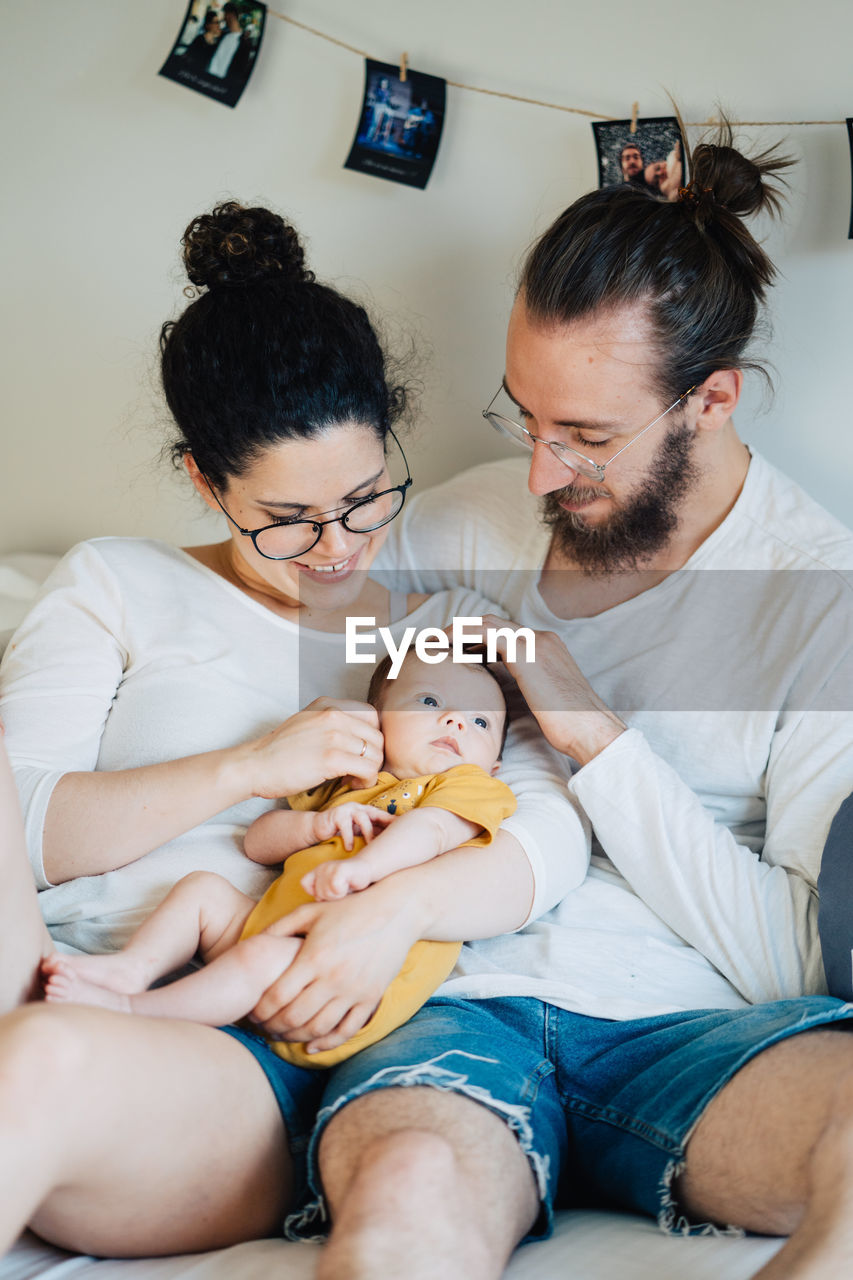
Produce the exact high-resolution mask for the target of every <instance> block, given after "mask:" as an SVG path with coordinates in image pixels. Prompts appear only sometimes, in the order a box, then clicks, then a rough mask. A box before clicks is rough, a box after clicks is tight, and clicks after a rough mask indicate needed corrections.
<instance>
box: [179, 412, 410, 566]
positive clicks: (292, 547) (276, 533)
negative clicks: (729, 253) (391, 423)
mask: <svg viewBox="0 0 853 1280" xmlns="http://www.w3.org/2000/svg"><path fill="white" fill-rule="evenodd" d="M388 431H389V434H390V435H391V436H392V437H393V439H394V442H395V444H396V445H397V448H398V449H399V450H400V453H401V455H402V458H403V463H404V465H405V468H406V479H405V480H404V481H403V483H402V484H398V485H395V486H394V487H393V488H392V489H383V490H382V492H381V493H371V494H370V495H369V496H368V497H366V498H360V499H359V501H358V502H354V503H352V505H351V506H348V507H342V508H341V507H339V508H338V514H335V512H334V511H321V512H320V513H319V514H320V515H324V516H328V517H329V518H328V519H327V520H317V519H310V520H291V519H290V518H288V519H283V520H277V521H276V523H275V524H267V525H264V526H263V528H261V529H243V528H242V527H241V526H240V525H239V524H238V523H237V521H236V520H235V519H234V517H233V516H231V515H229V513H228V512H227V511H226V510H225V507H224V506H223V505H222V502H221V501H220V499H219V496H218V494H217V492H216V490H215V489H214V487H213V485H212V484H211V483H210V481H209V480H208V478H207V476H205V477H204V481H205V484H206V485H207V487H208V489H209V490H210V492H211V493H212V494H213V496H214V498H215V499H216V502H217V504H218V506H219V508H220V510H221V511H222V513H223V515H224V516H226V517H227V519H228V520H230V521H231V523H232V524H233V526H234V528H235V529H236V530H237V532H238V533H241V534H242V535H243V537H244V538H251V539H252V542H253V543H254V546H255V550H256V551H257V552H258V554H259V555H262V556H264V558H265V559H267V560H294V559H296V557H297V556H304V555H305V554H306V553H307V552H308V551H310V550H311V549H312V547H315V546H316V545H317V543H318V542H319V541H320V539H321V538H322V536H323V529H324V528H325V526H326V525H327V524H336V523H337V522H338V521H340V523H341V524H342V525H343V526H344V528H345V529H348V530H349V531H350V533H373V531H374V529H381V528H382V526H383V525H384V524H388V523H389V521H391V520H393V519H394V517H395V516H397V515H399V514H400V511H401V510H402V507H403V503H404V502H405V500H406V490H407V489H408V488H409V486H410V485H411V483H412V477H411V474H410V472H409V464H408V462H407V461H406V455H405V453H403V446H402V445H401V444H400V441H399V440H398V439H397V437H396V436H395V435H394V432H393V431H391V428H390V427H389V428H388Z"/></svg>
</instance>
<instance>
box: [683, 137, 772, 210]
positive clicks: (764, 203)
mask: <svg viewBox="0 0 853 1280" xmlns="http://www.w3.org/2000/svg"><path fill="white" fill-rule="evenodd" d="M792 164H794V161H793V159H791V158H790V157H789V156H785V155H780V154H779V149H778V147H770V148H769V149H768V150H767V151H762V152H761V154H760V155H756V156H751V157H750V156H745V155H743V154H742V153H741V152H740V151H737V150H736V149H735V148H734V147H733V146H732V128H731V125H730V124H729V122H728V121H727V120H723V122H722V124H721V125H720V128H719V131H718V134H717V136H716V137H715V138H714V140H713V141H711V142H700V143H699V144H698V146H696V147H695V148H694V150H693V155H692V157H691V172H692V181H691V183H690V186H689V188H688V189H687V190H688V191H689V192H690V193H691V196H692V199H693V202H694V204H695V203H696V202H698V204H699V205H700V207H701V208H702V211H703V212H704V213H705V215H706V217H707V216H708V215H709V214H710V215H712V213H713V206H714V205H717V206H719V207H722V208H723V209H727V210H728V211H729V213H733V214H736V215H737V216H738V217H741V218H744V217H749V216H750V215H751V214H754V213H759V212H760V211H761V210H766V211H767V212H769V213H774V214H778V213H779V212H780V210H781V204H782V197H783V192H782V191H781V190H780V188H779V186H777V185H774V183H773V181H772V180H773V179H775V180H776V182H781V183H782V184H783V185H787V183H786V182H785V179H784V178H780V176H779V175H780V174H781V172H782V170H783V169H789V168H790V167H791V165H792ZM706 196H710V197H711V199H710V200H707V199H705V198H704V197H706Z"/></svg>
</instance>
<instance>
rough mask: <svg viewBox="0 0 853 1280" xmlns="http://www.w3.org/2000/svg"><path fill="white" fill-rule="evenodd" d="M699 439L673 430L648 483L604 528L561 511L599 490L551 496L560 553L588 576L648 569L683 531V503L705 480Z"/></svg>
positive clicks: (577, 487) (547, 501) (547, 513)
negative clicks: (696, 451) (696, 453)
mask: <svg viewBox="0 0 853 1280" xmlns="http://www.w3.org/2000/svg"><path fill="white" fill-rule="evenodd" d="M695 439H696V437H695V435H694V433H693V431H692V430H691V428H689V427H687V426H686V425H685V424H684V423H682V424H681V425H679V426H673V427H671V428H670V430H669V431H668V432H667V435H666V436H665V438H664V441H663V444H662V446H661V448H660V450H659V452H658V454H657V455H656V457H655V459H654V461H653V462H652V467H651V471H650V474H649V475H648V477H647V478H646V480H644V481H643V483H642V484H641V485H640V487H639V488H638V489H637V490H636V491H635V492H634V493H633V494H632V495H631V496H630V497H629V498H628V499H627V500H626V504H625V506H623V507H621V508H620V509H618V510H617V511H615V512H614V514H613V515H612V516H611V517H610V519H609V520H607V521H606V522H605V523H604V524H601V525H590V524H587V522H586V520H585V519H584V516H583V512H581V511H565V510H564V509H563V508H562V507H561V506H560V502H561V501H564V502H570V503H578V502H584V501H586V500H588V499H589V498H590V496H592V495H597V494H599V493H600V492H601V489H600V487H599V486H598V485H590V484H585V485H584V484H573V485H569V486H567V487H566V488H565V489H557V490H555V491H554V492H553V493H548V494H546V495H545V497H544V498H543V499H542V517H543V520H544V523H545V524H546V525H547V527H548V528H549V529H551V530H552V533H553V545H554V547H555V549H556V550H557V551H559V552H562V553H563V554H564V555H566V556H568V557H569V558H570V559H571V560H572V561H573V562H574V563H575V564H576V565H577V566H578V568H580V569H581V570H582V571H583V572H584V573H588V574H606V573H615V572H617V571H619V570H622V571H624V570H630V569H638V568H640V567H642V566H644V565H645V566H646V567H647V562H648V561H649V559H650V558H651V557H652V556H653V555H654V553H655V552H656V551H660V550H661V549H662V548H663V547H665V546H666V544H667V542H668V541H669V539H670V537H671V536H672V534H673V533H674V532H675V530H676V528H677V527H678V511H679V507H680V505H681V502H682V499H683V498H684V496H685V495H686V494H687V493H688V492H689V490H690V489H691V488H692V487H693V486H694V484H695V483H696V481H697V479H698V477H699V468H698V466H697V465H696V463H695V462H694V461H693V458H692V453H693V446H694V443H695Z"/></svg>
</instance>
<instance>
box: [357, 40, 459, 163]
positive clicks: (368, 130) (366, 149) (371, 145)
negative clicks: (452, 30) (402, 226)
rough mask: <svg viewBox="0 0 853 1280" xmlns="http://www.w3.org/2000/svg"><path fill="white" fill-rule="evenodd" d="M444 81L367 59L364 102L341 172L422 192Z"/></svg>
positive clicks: (439, 123)
mask: <svg viewBox="0 0 853 1280" xmlns="http://www.w3.org/2000/svg"><path fill="white" fill-rule="evenodd" d="M444 103H445V82H444V81H443V80H442V79H441V78H440V77H439V76H428V75H424V74H423V73H422V72H420V71H409V72H408V74H407V76H406V79H405V80H401V79H400V68H399V67H398V66H394V64H393V63H390V62H374V61H373V59H372V58H368V59H367V60H366V62H365V68H364V99H363V101H362V104H361V118H360V120H359V124H358V128H357V130H356V134H355V141H354V142H353V144H352V149H351V151H350V153H349V155H348V156H347V159H346V164H345V166H344V167H345V168H346V169H358V170H359V171H360V172H361V173H369V174H372V175H373V177H375V178H387V179H388V180H389V181H390V182H402V183H405V185H406V186H409V187H421V188H423V187H425V186H426V184H427V181H428V179H429V175H430V173H431V172H432V166H433V164H434V163H435V157H436V153H437V151H438V144H439V140H440V139H441V129H442V126H443V124H444Z"/></svg>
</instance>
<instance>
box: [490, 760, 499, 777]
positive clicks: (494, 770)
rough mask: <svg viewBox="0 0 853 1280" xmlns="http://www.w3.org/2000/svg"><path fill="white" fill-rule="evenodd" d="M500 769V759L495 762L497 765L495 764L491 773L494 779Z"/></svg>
mask: <svg viewBox="0 0 853 1280" xmlns="http://www.w3.org/2000/svg"><path fill="white" fill-rule="evenodd" d="M500 767H501V762H500V760H499V759H498V760H496V761H495V763H494V764H493V765H492V767H491V770H490V772H491V775H492V777H494V776H495V774H496V773H497V772H498V770H499V769H500Z"/></svg>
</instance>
